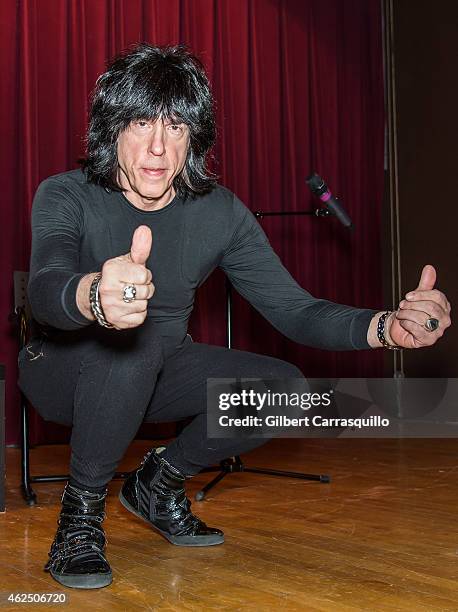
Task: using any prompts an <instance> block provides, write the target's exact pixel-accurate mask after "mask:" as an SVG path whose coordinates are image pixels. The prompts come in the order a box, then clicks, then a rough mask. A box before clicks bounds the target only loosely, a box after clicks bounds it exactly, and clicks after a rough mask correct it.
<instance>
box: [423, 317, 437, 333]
mask: <svg viewBox="0 0 458 612" xmlns="http://www.w3.org/2000/svg"><path fill="white" fill-rule="evenodd" d="M438 327H439V319H435V318H434V317H429V318H428V319H426V322H425V328H426V329H427V330H428V331H429V332H433V331H436V329H437V328H438Z"/></svg>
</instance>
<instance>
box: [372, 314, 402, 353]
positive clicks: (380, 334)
mask: <svg viewBox="0 0 458 612" xmlns="http://www.w3.org/2000/svg"><path fill="white" fill-rule="evenodd" d="M391 313H392V311H391V310H387V311H386V312H384V313H383V314H382V315H381V316H380V318H379V320H378V323H377V338H378V340H379V342H380V344H381V345H382V346H384V347H385V348H387V349H390V350H391V351H402V346H398V345H397V344H389V342H388V341H387V339H386V336H385V321H386V319H387V318H388V317H389V316H390V314H391Z"/></svg>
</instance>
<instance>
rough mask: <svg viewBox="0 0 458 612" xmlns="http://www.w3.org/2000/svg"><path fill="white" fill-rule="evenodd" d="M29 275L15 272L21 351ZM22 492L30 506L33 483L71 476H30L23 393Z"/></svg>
mask: <svg viewBox="0 0 458 612" xmlns="http://www.w3.org/2000/svg"><path fill="white" fill-rule="evenodd" d="M28 278H29V275H28V273H27V272H17V271H16V272H14V314H13V316H12V320H13V321H14V323H15V324H16V326H17V332H18V341H19V350H21V349H22V348H24V346H26V344H27V342H28V341H29V339H30V333H31V321H32V315H31V311H30V305H29V302H28V299H27V283H28ZM20 395H21V490H22V495H23V497H24V499H25V501H26V502H27V504H28V505H29V506H34V505H35V504H36V503H37V495H36V493H35V492H34V490H33V488H32V483H40V482H61V481H62V482H65V481H67V480H68V479H69V474H44V475H43V474H41V475H37V476H32V475H31V474H30V429H29V405H28V402H27V399H26V398H25V396H24V394H23V393H22V392H21V394H20ZM127 476H128V473H127V472H116V474H115V476H114V478H126V477H127Z"/></svg>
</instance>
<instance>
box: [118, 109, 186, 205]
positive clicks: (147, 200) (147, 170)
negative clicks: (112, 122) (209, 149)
mask: <svg viewBox="0 0 458 612" xmlns="http://www.w3.org/2000/svg"><path fill="white" fill-rule="evenodd" d="M188 144H189V128H188V126H186V125H185V124H183V123H173V121H171V120H167V119H164V120H162V119H157V120H155V121H148V120H146V119H136V120H135V121H132V122H131V124H130V125H129V127H128V128H127V129H126V130H124V131H123V132H121V134H120V135H119V137H118V165H119V174H118V181H119V183H120V185H121V186H122V187H123V189H126V192H125V195H126V197H127V198H128V199H129V200H130V201H131V202H132V204H134V205H135V206H137V207H138V208H142V209H144V210H148V209H149V210H155V209H158V208H162V207H163V206H165V205H166V204H168V203H169V202H170V200H172V198H173V197H174V195H175V190H174V188H173V179H174V178H175V177H176V176H177V175H178V174H179V173H180V172H181V170H182V169H183V166H184V164H185V161H186V156H187V151H188Z"/></svg>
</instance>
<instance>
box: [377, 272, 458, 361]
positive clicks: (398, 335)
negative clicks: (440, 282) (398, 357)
mask: <svg viewBox="0 0 458 612" xmlns="http://www.w3.org/2000/svg"><path fill="white" fill-rule="evenodd" d="M435 284H436V270H435V269H434V267H433V266H430V265H426V266H425V267H424V268H423V270H422V273H421V278H420V282H419V284H418V287H417V288H416V289H415V290H414V291H411V292H409V293H407V294H406V297H405V299H404V300H402V301H401V302H400V304H399V308H398V310H397V311H396V312H394V313H393V314H392V315H390V317H389V318H388V319H387V321H386V324H387V325H386V329H385V335H386V338H387V340H388V342H390V344H391V343H393V344H397V345H398V346H402V347H403V348H409V349H410V348H420V347H423V346H431V345H432V344H435V343H436V342H437V340H438V339H439V338H440V337H441V336H442V335H443V334H444V332H445V330H446V329H447V327H450V325H451V320H450V303H449V301H448V300H447V298H446V296H445V295H444V294H443V293H442V292H441V291H438V290H437V289H434V285H435ZM428 319H437V321H438V322H439V325H438V327H437V329H436V330H434V331H429V330H428V329H427V327H426V326H425V324H426V322H427V320H428Z"/></svg>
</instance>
